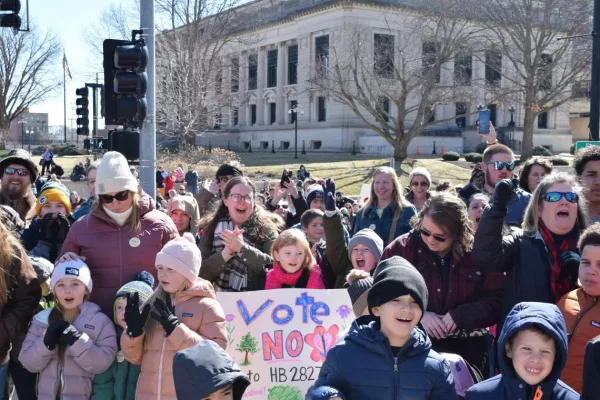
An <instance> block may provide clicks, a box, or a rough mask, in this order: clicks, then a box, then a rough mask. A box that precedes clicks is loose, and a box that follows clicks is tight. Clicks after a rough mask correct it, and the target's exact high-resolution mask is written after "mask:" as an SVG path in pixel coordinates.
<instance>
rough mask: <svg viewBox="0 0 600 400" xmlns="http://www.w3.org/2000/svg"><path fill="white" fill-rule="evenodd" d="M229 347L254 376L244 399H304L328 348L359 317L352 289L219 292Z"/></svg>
mask: <svg viewBox="0 0 600 400" xmlns="http://www.w3.org/2000/svg"><path fill="white" fill-rule="evenodd" d="M217 300H218V301H219V303H221V306H223V309H224V310H225V321H226V324H227V340H228V343H227V352H228V353H229V355H231V357H232V358H233V359H234V360H235V361H236V362H237V363H238V365H239V366H240V367H241V368H242V370H243V371H244V372H246V373H247V374H248V377H249V378H250V382H251V384H250V387H249V388H248V389H247V390H246V393H245V394H244V398H250V399H261V400H262V399H265V400H281V399H286V400H304V395H305V394H306V392H307V390H308V388H310V387H311V386H312V384H313V383H314V381H315V380H316V379H317V378H318V376H319V371H320V369H321V366H322V365H323V361H325V357H326V356H327V352H328V351H329V349H331V348H332V347H333V346H335V344H336V342H337V341H338V340H339V338H340V337H341V336H343V335H344V334H345V332H346V330H347V329H348V327H349V326H350V324H351V323H352V321H353V320H354V314H353V313H352V307H351V302H350V298H349V296H348V292H347V291H346V290H344V289H338V290H314V289H278V290H263V291H257V292H245V293H225V292H219V293H217Z"/></svg>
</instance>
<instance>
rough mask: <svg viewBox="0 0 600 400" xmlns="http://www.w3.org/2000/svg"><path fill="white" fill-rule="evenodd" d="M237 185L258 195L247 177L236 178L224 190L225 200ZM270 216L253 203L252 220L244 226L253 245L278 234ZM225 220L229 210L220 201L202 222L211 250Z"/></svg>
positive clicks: (206, 241)
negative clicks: (216, 234)
mask: <svg viewBox="0 0 600 400" xmlns="http://www.w3.org/2000/svg"><path fill="white" fill-rule="evenodd" d="M236 185H246V186H249V187H250V188H251V189H252V196H255V195H256V189H255V188H254V184H253V183H252V181H251V180H250V179H248V178H246V177H245V176H234V177H233V178H231V179H230V180H229V182H227V185H226V186H225V189H223V198H224V199H226V198H227V197H229V194H230V193H231V189H233V187H234V186H236ZM270 214H271V213H270V212H268V211H267V210H265V209H264V208H263V207H261V206H259V205H258V204H256V202H254V201H253V202H252V212H251V213H250V218H248V221H246V223H245V224H244V230H245V235H246V236H247V237H248V239H249V240H250V241H251V242H252V243H255V244H258V243H263V242H265V241H267V240H269V239H270V238H271V236H272V235H273V232H275V233H276V232H277V226H276V225H275V223H274V222H273V220H272V219H271V217H270ZM224 218H229V209H228V208H227V206H226V205H225V202H224V201H223V200H220V201H219V205H218V206H217V207H215V208H214V209H213V210H212V211H211V212H210V213H209V214H207V215H206V216H205V217H204V218H202V220H201V221H200V229H201V230H202V231H203V233H202V237H203V239H204V243H206V244H207V245H208V246H209V247H211V248H212V244H213V239H214V236H215V229H217V225H218V224H219V221H221V220H222V219H224Z"/></svg>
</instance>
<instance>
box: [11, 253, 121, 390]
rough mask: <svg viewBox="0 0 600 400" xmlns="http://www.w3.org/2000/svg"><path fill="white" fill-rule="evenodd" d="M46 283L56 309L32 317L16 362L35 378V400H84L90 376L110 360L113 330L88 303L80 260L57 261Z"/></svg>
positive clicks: (87, 278)
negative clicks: (49, 286)
mask: <svg viewBox="0 0 600 400" xmlns="http://www.w3.org/2000/svg"><path fill="white" fill-rule="evenodd" d="M51 282H52V291H53V292H54V294H55V296H56V306H55V307H52V308H47V309H45V310H43V311H42V312H40V313H38V314H37V315H36V316H35V317H34V318H33V321H32V323H31V327H30V328H29V332H27V337H26V338H25V342H24V343H23V347H22V349H21V353H20V355H19V361H20V362H21V363H22V364H23V366H24V367H25V368H26V369H27V370H29V371H30V372H32V373H39V374H40V375H39V380H38V385H37V389H38V399H40V400H56V399H64V400H79V399H88V398H89V397H90V395H91V387H92V379H93V377H94V375H96V374H100V373H102V372H104V371H106V370H107V369H108V368H109V367H110V365H111V364H112V362H113V360H114V358H115V354H116V352H117V340H116V333H115V328H114V326H113V324H112V322H111V320H110V319H109V318H108V317H107V316H106V315H104V314H102V312H101V311H100V307H99V306H97V305H96V304H94V303H91V302H89V301H88V298H89V296H90V294H91V292H92V288H93V284H92V278H91V274H90V269H89V268H88V266H87V265H86V264H85V263H84V262H83V261H81V260H74V261H65V262H62V263H60V264H59V265H57V266H56V268H54V271H53V272H52V278H51Z"/></svg>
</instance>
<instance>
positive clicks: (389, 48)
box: [373, 33, 394, 79]
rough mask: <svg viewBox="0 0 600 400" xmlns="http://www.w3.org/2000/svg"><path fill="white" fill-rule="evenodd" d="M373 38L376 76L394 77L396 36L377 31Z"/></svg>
mask: <svg viewBox="0 0 600 400" xmlns="http://www.w3.org/2000/svg"><path fill="white" fill-rule="evenodd" d="M373 39H374V45H373V49H374V50H373V51H374V54H373V59H374V61H375V65H374V69H375V71H374V72H375V76H378V77H380V78H386V79H392V78H393V77H394V36H393V35H382V34H379V33H376V34H375V36H374V38H373Z"/></svg>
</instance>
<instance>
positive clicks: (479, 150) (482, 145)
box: [475, 142, 487, 154]
mask: <svg viewBox="0 0 600 400" xmlns="http://www.w3.org/2000/svg"><path fill="white" fill-rule="evenodd" d="M485 149H487V143H486V142H481V143H479V144H478V145H477V146H475V153H479V154H483V152H484V151H485Z"/></svg>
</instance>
